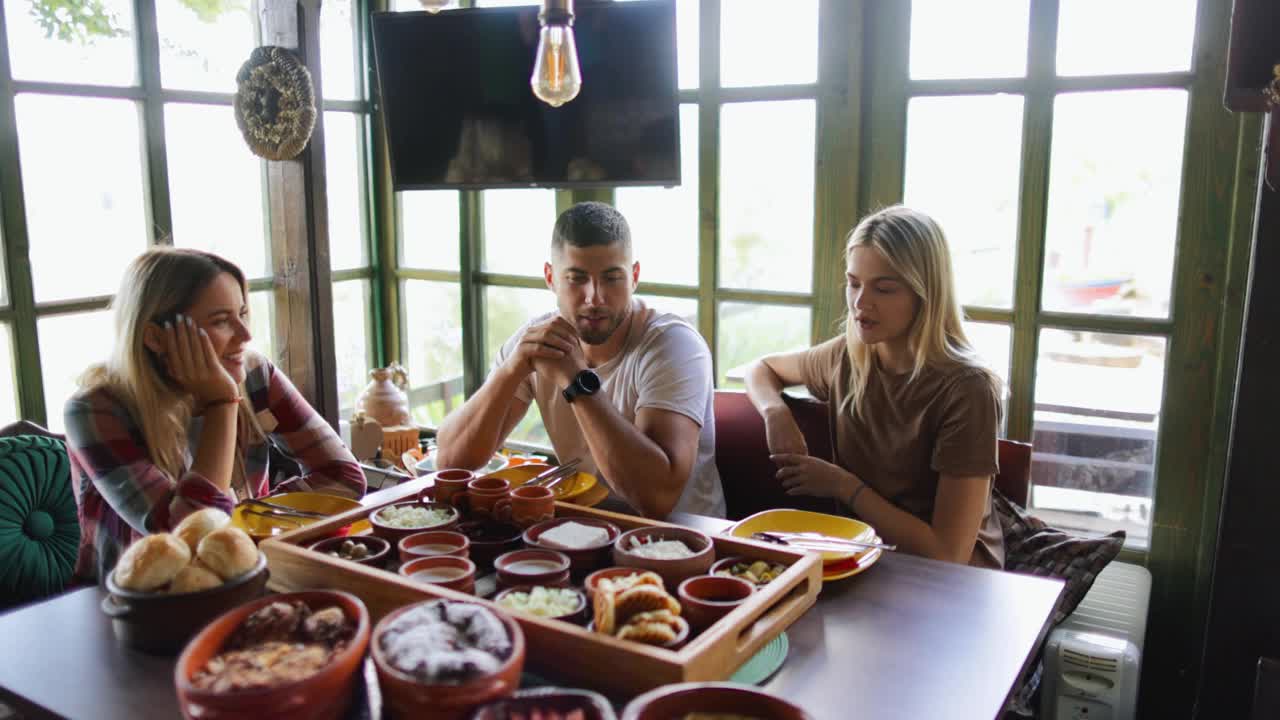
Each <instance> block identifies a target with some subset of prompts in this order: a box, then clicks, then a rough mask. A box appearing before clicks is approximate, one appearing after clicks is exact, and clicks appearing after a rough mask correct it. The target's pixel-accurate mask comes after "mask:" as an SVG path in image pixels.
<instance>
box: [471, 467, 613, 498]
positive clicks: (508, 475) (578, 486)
mask: <svg viewBox="0 0 1280 720" xmlns="http://www.w3.org/2000/svg"><path fill="white" fill-rule="evenodd" d="M546 470H548V466H546V465H542V464H540V463H528V464H525V465H517V466H515V467H509V468H505V469H503V470H499V471H497V472H493V473H489V475H488V477H497V478H502V479H503V480H506V481H507V482H509V483H511V487H513V488H518V487H520V486H521V485H523V484H525V483H527V482H529V481H530V480H532V479H533V478H534V477H536V476H537V475H538V473H541V472H545V471H546ZM596 482H597V480H596V476H595V475H592V474H591V473H584V472H580V473H574V474H573V475H572V476H570V477H568V478H566V479H564V480H561V481H560V482H559V483H557V484H556V486H555V487H553V488H551V491H552V492H554V493H555V494H556V499H557V500H572V499H573V498H576V497H578V496H579V495H582V494H583V493H585V492H587V491H588V490H590V489H591V488H593V487H595V486H596Z"/></svg>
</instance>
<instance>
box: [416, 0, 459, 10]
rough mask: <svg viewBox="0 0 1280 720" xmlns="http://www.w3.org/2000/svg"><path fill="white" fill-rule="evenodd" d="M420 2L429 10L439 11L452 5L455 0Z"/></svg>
mask: <svg viewBox="0 0 1280 720" xmlns="http://www.w3.org/2000/svg"><path fill="white" fill-rule="evenodd" d="M418 4H419V5H421V6H422V9H423V10H426V11H427V12H430V13H438V12H440V11H441V10H443V9H445V8H447V7H449V6H450V5H452V4H453V0H418Z"/></svg>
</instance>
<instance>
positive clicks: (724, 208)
mask: <svg viewBox="0 0 1280 720" xmlns="http://www.w3.org/2000/svg"><path fill="white" fill-rule="evenodd" d="M720 138H721V141H720V142H721V145H720V240H719V245H720V286H721V287H731V288H748V289H753V290H791V291H796V292H807V291H808V290H809V289H810V288H811V287H812V286H813V162H814V161H813V156H814V102H813V101H812V100H793V101H787V102H759V103H733V104H730V105H725V106H724V107H723V108H721V110H720ZM764 138H768V140H767V142H766V141H764Z"/></svg>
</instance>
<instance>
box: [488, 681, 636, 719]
mask: <svg viewBox="0 0 1280 720" xmlns="http://www.w3.org/2000/svg"><path fill="white" fill-rule="evenodd" d="M574 711H577V712H580V713H581V714H582V719H583V720H617V715H614V713H613V706H612V705H610V704H609V701H608V700H607V699H605V697H604V696H603V695H601V694H600V693H595V692H591V691H590V690H571V689H569V688H558V687H536V688H529V689H528V690H519V691H517V692H516V694H515V695H512V696H511V697H509V698H507V699H505V700H498V701H497V702H492V703H489V704H488V705H484V706H482V707H478V708H476V711H475V712H473V713H472V714H471V718H470V720H506V718H512V717H538V716H539V714H540V715H541V716H542V717H566V716H568V715H569V714H570V713H572V712H574ZM552 713H554V715H553V714H552Z"/></svg>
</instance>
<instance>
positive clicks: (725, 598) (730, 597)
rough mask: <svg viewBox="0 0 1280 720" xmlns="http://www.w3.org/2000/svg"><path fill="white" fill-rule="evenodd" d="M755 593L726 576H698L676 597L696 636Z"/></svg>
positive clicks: (684, 584) (739, 580)
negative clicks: (696, 633)
mask: <svg viewBox="0 0 1280 720" xmlns="http://www.w3.org/2000/svg"><path fill="white" fill-rule="evenodd" d="M755 591H756V588H755V585H753V584H751V583H750V582H748V581H747V580H743V579H742V578H737V577H728V576H725V575H698V576H696V577H691V578H689V579H688V580H685V581H684V582H682V583H680V587H679V588H678V589H677V591H676V594H677V596H678V597H679V600H680V607H681V609H682V611H683V615H684V617H685V618H686V619H688V621H689V625H690V626H691V627H692V628H693V630H694V632H698V631H701V630H705V629H706V628H708V627H710V626H711V624H712V623H714V622H715V621H717V620H719V619H720V618H722V617H724V616H725V615H728V614H729V613H730V612H732V611H733V609H734V608H736V607H738V606H739V605H741V604H742V603H743V602H744V601H745V600H746V599H747V598H749V597H751V595H752V593H754V592H755Z"/></svg>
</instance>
